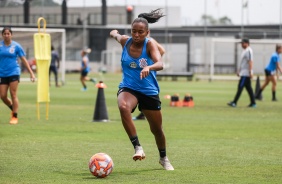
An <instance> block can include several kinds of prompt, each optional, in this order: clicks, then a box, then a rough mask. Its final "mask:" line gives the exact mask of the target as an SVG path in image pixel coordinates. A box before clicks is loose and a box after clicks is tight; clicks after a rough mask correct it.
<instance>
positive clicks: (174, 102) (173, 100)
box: [170, 94, 182, 107]
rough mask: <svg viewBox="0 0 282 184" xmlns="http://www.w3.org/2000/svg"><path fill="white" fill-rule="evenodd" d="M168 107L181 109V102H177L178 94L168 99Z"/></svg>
mask: <svg viewBox="0 0 282 184" xmlns="http://www.w3.org/2000/svg"><path fill="white" fill-rule="evenodd" d="M170 106H172V107H181V106H182V102H181V101H180V100H179V94H174V95H172V96H171V98H170Z"/></svg>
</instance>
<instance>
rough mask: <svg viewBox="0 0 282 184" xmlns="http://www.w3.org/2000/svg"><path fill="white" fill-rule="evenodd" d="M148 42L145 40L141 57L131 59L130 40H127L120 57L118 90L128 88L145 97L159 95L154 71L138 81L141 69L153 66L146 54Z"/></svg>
mask: <svg viewBox="0 0 282 184" xmlns="http://www.w3.org/2000/svg"><path fill="white" fill-rule="evenodd" d="M148 41H149V39H148V38H146V39H145V41H144V46H143V49H142V53H141V55H140V56H139V57H138V58H133V57H131V56H130V54H129V47H130V44H131V43H132V38H131V37H130V38H129V39H127V41H126V43H125V45H124V48H123V51H122V55H121V67H122V70H123V76H122V81H121V83H120V84H119V88H124V87H126V88H130V89H132V90H135V91H138V92H140V93H142V94H145V95H158V94H159V92H160V89H159V85H158V82H157V78H156V71H150V73H149V75H148V76H147V77H145V78H142V79H140V72H141V71H142V70H143V68H144V67H145V66H150V65H153V64H154V62H153V60H152V59H151V58H150V57H149V56H148V54H147V43H148Z"/></svg>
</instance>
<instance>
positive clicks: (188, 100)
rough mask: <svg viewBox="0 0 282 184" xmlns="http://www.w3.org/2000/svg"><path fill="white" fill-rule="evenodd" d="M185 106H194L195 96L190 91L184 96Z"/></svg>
mask: <svg viewBox="0 0 282 184" xmlns="http://www.w3.org/2000/svg"><path fill="white" fill-rule="evenodd" d="M183 107H194V101H193V97H192V96H191V95H190V94H189V93H187V94H186V95H185V96H184V99H183Z"/></svg>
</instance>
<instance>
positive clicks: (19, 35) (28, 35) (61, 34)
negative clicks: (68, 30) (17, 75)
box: [0, 27, 66, 85]
mask: <svg viewBox="0 0 282 184" xmlns="http://www.w3.org/2000/svg"><path fill="white" fill-rule="evenodd" d="M0 29H1V30H2V29H3V28H2V27H1V28H0ZM11 29H12V31H13V35H12V40H14V41H16V42H18V43H19V44H20V45H21V46H22V47H23V49H24V51H25V53H26V59H27V60H28V62H29V65H30V66H31V68H32V69H33V70H34V71H35V72H36V61H35V59H34V40H33V35H34V34H35V33H38V29H37V28H13V27H12V28H11ZM40 32H44V30H43V29H42V28H41V29H40ZM44 33H48V34H50V36H51V44H52V45H53V46H54V48H55V50H56V51H57V52H58V53H59V56H60V68H59V76H58V78H59V79H58V80H59V81H60V82H61V83H62V85H64V84H65V70H66V69H65V68H66V67H65V58H66V56H65V55H66V54H65V53H66V41H65V40H66V36H65V29H49V28H46V29H45V32H44ZM19 64H20V66H21V70H22V73H24V72H26V70H25V68H24V66H23V65H22V64H21V63H20V60H19ZM50 79H51V83H52V80H53V79H54V77H52V76H51V78H50ZM21 80H22V79H21ZM23 80H25V79H23ZM53 84H54V82H53Z"/></svg>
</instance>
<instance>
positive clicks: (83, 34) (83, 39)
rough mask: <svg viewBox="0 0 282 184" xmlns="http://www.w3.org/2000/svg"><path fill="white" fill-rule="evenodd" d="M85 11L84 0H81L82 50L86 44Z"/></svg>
mask: <svg viewBox="0 0 282 184" xmlns="http://www.w3.org/2000/svg"><path fill="white" fill-rule="evenodd" d="M86 15H87V13H86V9H85V0H83V22H82V23H83V33H82V37H83V38H82V48H84V47H87V45H86V44H87V43H86V23H87V17H86Z"/></svg>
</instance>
